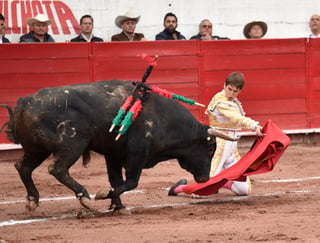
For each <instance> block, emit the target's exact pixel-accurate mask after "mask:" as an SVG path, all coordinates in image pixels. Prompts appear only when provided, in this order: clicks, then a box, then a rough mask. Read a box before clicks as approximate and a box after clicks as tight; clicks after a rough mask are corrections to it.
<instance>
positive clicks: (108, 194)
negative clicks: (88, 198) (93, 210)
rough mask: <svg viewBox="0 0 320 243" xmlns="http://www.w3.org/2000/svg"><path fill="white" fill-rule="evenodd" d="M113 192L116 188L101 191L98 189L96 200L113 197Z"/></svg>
mask: <svg viewBox="0 0 320 243" xmlns="http://www.w3.org/2000/svg"><path fill="white" fill-rule="evenodd" d="M113 192H114V189H113V188H111V189H110V190H107V189H101V190H100V191H98V192H97V193H96V196H95V197H94V200H104V199H107V198H112V197H113V196H112V195H113Z"/></svg>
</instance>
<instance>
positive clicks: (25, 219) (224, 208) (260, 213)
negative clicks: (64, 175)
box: [0, 145, 320, 243]
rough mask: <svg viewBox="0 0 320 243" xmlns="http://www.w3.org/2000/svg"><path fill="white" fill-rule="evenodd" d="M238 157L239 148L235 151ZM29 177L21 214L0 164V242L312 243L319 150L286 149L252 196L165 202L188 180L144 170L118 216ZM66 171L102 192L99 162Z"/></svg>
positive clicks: (19, 197)
mask: <svg viewBox="0 0 320 243" xmlns="http://www.w3.org/2000/svg"><path fill="white" fill-rule="evenodd" d="M241 152H242V153H244V152H245V150H243V151H241ZM49 162H50V161H49V160H48V161H45V163H43V164H42V165H41V166H40V167H39V168H37V169H36V170H35V172H34V176H33V178H34V180H35V183H36V186H37V187H38V189H39V192H40V196H41V199H42V201H41V204H40V207H39V208H37V210H36V212H35V213H34V214H33V215H28V214H26V213H25V196H26V192H25V189H24V187H23V185H22V182H21V181H20V178H19V177H18V174H17V172H16V171H15V169H14V166H13V162H0V185H1V194H0V242H1V243H4V242H6V243H7V242H24V243H26V242H112V243H117V242H119V243H120V242H121V243H122V242H126V243H127V242H139V243H149V242H161V243H164V242H168V243H178V242H181V243H182V242H183V243H185V242H272V243H274V242H320V230H319V225H318V224H319V209H320V146H301V145H291V146H289V148H288V149H287V151H286V152H285V153H284V155H283V157H282V158H281V159H280V161H279V162H278V164H277V166H276V167H275V169H274V170H273V171H272V172H269V173H267V174H260V175H256V176H253V177H251V178H252V180H253V191H252V194H251V195H250V196H248V197H236V196H234V195H233V194H232V193H231V192H230V191H228V190H226V189H221V190H220V192H219V193H218V194H215V195H211V196H209V197H206V198H201V199H193V198H190V196H187V195H180V196H177V197H168V196H167V193H168V188H169V186H170V185H172V184H173V183H175V182H176V181H177V180H178V179H180V178H186V179H188V180H189V181H190V182H192V176H191V175H190V174H189V173H187V172H186V171H184V170H183V169H181V168H180V167H179V166H178V164H177V163H176V162H175V161H174V160H172V161H166V162H162V163H159V164H158V165H157V166H156V167H154V168H152V169H148V170H144V171H143V173H142V176H141V179H140V184H139V186H138V188H136V189H135V190H133V191H131V192H129V193H126V194H124V195H123V196H122V201H123V203H124V204H125V205H126V206H127V209H126V210H123V211H122V212H121V213H119V212H116V213H110V212H107V210H106V209H107V208H108V207H109V204H110V201H109V200H106V201H93V205H94V207H95V208H96V209H97V210H100V212H101V213H100V214H93V213H90V212H88V211H86V210H83V209H82V207H81V206H80V204H79V202H78V201H77V200H76V199H75V197H74V195H73V193H72V192H71V191H69V189H67V188H66V187H65V186H63V185H61V184H60V183H59V182H58V181H56V180H55V179H54V178H53V177H52V176H51V175H49V174H48V173H47V166H48V164H49ZM71 174H72V175H73V177H74V178H75V179H76V180H78V181H79V182H80V183H81V184H82V185H84V186H86V188H87V189H88V191H89V193H90V194H91V195H93V194H95V193H96V192H97V191H98V190H99V189H101V188H103V187H107V188H109V183H108V181H107V176H106V168H105V164H104V161H103V158H102V157H101V156H98V155H94V156H92V160H91V163H90V164H89V168H87V169H86V168H83V167H82V165H81V163H80V162H78V163H77V164H76V165H75V166H74V167H73V168H72V169H71Z"/></svg>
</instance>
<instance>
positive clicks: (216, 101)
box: [168, 72, 263, 196]
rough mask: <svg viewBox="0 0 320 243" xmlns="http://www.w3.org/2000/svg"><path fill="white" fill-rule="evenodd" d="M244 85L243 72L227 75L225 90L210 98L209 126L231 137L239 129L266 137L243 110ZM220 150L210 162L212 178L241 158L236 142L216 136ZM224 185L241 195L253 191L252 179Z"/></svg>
mask: <svg viewBox="0 0 320 243" xmlns="http://www.w3.org/2000/svg"><path fill="white" fill-rule="evenodd" d="M243 87H244V76H243V74H242V73H235V72H234V73H231V74H229V75H228V76H227V78H226V80H225V83H224V87H223V90H222V91H220V92H218V93H217V94H215V95H214V96H213V98H212V100H211V101H210V103H209V105H208V108H207V113H208V116H209V121H210V126H212V127H215V128H216V129H219V130H221V131H223V132H224V133H227V134H228V135H229V136H232V137H237V136H238V134H237V131H238V130H240V129H249V130H252V131H255V133H256V135H257V136H263V134H262V132H261V129H262V127H261V126H260V125H259V123H258V122H257V121H255V120H253V119H251V118H249V117H247V116H245V113H244V111H243V108H242V105H241V103H240V101H239V100H238V99H237V96H238V94H239V93H240V92H241V90H242V89H243ZM216 142H217V149H216V151H215V153H214V156H213V158H212V161H211V171H210V177H213V176H215V175H217V174H218V173H220V172H221V171H222V170H224V169H226V168H229V167H231V166H232V165H234V164H236V163H237V162H238V160H239V159H240V155H239V152H238V148H237V141H226V140H224V139H222V138H218V137H217V138H216ZM185 184H187V181H186V180H185V179H182V180H179V181H178V182H177V183H176V184H174V185H173V186H172V187H171V188H170V190H169V193H168V195H169V196H176V195H177V194H178V193H181V192H182V188H183V187H184V185H185ZM224 187H225V188H227V189H229V190H231V191H232V192H233V193H235V194H236V195H239V196H243V195H248V194H249V192H250V180H249V177H247V180H246V181H228V182H227V183H226V184H225V185H224Z"/></svg>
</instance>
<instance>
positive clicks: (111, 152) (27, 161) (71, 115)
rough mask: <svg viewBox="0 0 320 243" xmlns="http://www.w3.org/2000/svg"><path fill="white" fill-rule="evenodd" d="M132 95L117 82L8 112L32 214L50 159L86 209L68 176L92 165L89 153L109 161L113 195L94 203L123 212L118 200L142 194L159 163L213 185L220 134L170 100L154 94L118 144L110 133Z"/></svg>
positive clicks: (66, 90) (42, 96)
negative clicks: (38, 173) (147, 174)
mask: <svg viewBox="0 0 320 243" xmlns="http://www.w3.org/2000/svg"><path fill="white" fill-rule="evenodd" d="M133 87H134V86H133V85H132V82H124V81H116V80H111V81H101V82H96V83H90V84H76V85H70V86H61V87H55V88H45V89H42V90H39V91H38V92H37V93H35V94H34V95H30V96H26V97H23V98H20V99H19V100H18V102H17V105H16V107H15V110H14V112H12V110H11V108H10V107H9V106H6V105H2V106H6V107H7V108H8V111H9V114H10V120H9V121H8V123H7V126H8V129H7V130H6V132H7V135H8V138H9V139H10V140H11V141H12V142H14V143H17V144H19V143H20V144H21V145H22V147H23V150H24V155H23V158H22V159H20V160H19V161H18V162H16V163H15V167H16V169H17V170H18V172H19V175H20V177H21V180H22V182H23V183H24V185H25V187H26V190H27V205H26V206H27V209H28V211H34V210H35V209H36V208H37V206H38V204H39V192H38V190H37V189H36V187H35V185H34V183H33V180H32V171H33V170H34V169H35V168H36V167H38V166H39V165H40V164H41V163H42V162H43V161H44V160H45V159H46V158H47V157H48V156H49V155H51V154H53V157H54V162H53V163H52V164H51V165H49V168H48V171H49V173H50V174H51V175H53V176H54V177H55V178H56V179H57V180H58V181H60V182H61V183H62V184H64V185H65V186H67V187H68V188H70V189H71V190H72V191H73V192H74V193H75V194H76V197H77V198H78V199H80V203H81V204H82V205H83V206H84V207H87V208H90V207H91V203H90V196H89V194H88V192H87V190H86V189H85V188H84V187H83V186H82V185H80V184H79V183H78V182H77V181H75V180H74V179H73V178H72V177H71V176H70V174H69V168H70V167H71V166H72V165H73V164H74V163H75V162H76V161H77V160H78V159H79V157H81V155H83V163H84V164H86V163H88V161H89V160H90V154H89V151H95V152H97V153H99V154H102V155H103V156H104V157H105V160H106V165H107V171H108V177H109V181H110V184H111V187H112V189H111V190H110V191H101V192H99V193H97V195H96V199H107V198H110V199H111V206H110V207H111V208H113V209H121V208H123V205H122V203H121V200H120V194H122V193H123V192H125V191H128V190H131V189H133V188H135V187H137V185H138V181H139V177H140V175H141V171H142V169H143V168H151V167H153V166H154V165H156V164H157V163H158V162H160V161H165V160H168V159H177V160H178V162H179V164H180V166H181V167H182V168H184V169H186V170H187V171H189V172H190V173H192V174H193V176H194V179H195V180H196V181H197V182H205V181H207V180H208V179H209V170H210V161H211V158H212V155H213V153H214V151H215V148H216V144H215V136H214V135H217V134H216V133H215V130H214V129H211V128H210V127H209V126H206V125H202V124H200V123H199V122H198V121H197V120H196V119H195V118H194V117H193V116H192V114H191V113H190V112H189V111H188V110H187V109H186V108H185V107H184V106H182V105H181V104H179V103H178V102H176V101H174V100H172V99H167V98H165V97H162V96H160V95H158V94H154V93H151V94H150V96H149V98H148V101H147V102H146V103H145V105H144V108H143V109H142V111H141V112H140V114H139V116H138V117H137V118H136V120H135V121H134V122H133V124H132V125H131V127H130V128H129V130H128V132H127V134H125V135H124V136H121V138H120V139H119V140H118V141H115V137H116V136H117V132H116V131H113V132H112V133H109V131H108V130H109V128H110V126H111V123H112V120H113V118H114V117H115V116H116V114H117V112H118V110H119V108H120V106H121V105H122V104H123V102H124V100H125V99H126V98H127V97H128V96H129V95H130V94H131V93H132V90H133ZM122 168H124V169H125V180H124V178H123V176H122Z"/></svg>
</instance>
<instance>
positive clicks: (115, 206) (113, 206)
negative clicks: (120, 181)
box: [109, 203, 126, 211]
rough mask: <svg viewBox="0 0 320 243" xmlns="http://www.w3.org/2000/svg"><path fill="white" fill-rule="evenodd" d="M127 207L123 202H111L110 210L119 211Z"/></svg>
mask: <svg viewBox="0 0 320 243" xmlns="http://www.w3.org/2000/svg"><path fill="white" fill-rule="evenodd" d="M125 208H126V207H125V206H123V205H122V204H120V205H117V204H114V203H113V204H111V205H110V207H109V210H110V211H119V210H122V209H125Z"/></svg>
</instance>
